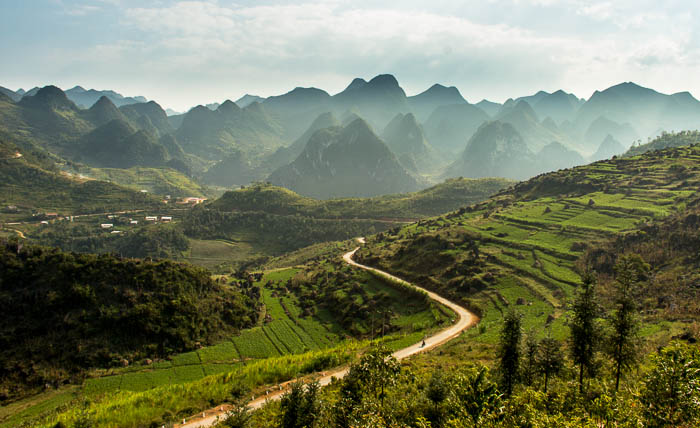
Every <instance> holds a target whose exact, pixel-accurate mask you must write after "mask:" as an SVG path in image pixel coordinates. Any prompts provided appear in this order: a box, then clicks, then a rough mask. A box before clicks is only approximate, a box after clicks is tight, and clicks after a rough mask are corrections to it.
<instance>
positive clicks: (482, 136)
mask: <svg viewBox="0 0 700 428" xmlns="http://www.w3.org/2000/svg"><path fill="white" fill-rule="evenodd" d="M535 162H536V160H535V155H534V153H532V152H531V151H530V150H529V149H528V147H527V144H526V143H525V141H524V139H523V137H522V136H521V135H520V133H518V131H517V130H516V129H515V128H514V127H513V126H512V125H511V124H509V123H502V122H500V121H497V120H496V121H492V122H486V123H484V124H483V125H481V126H480V127H479V129H478V130H477V131H476V133H474V135H473V136H472V137H471V138H470V139H469V141H468V142H467V147H466V148H465V149H464V151H463V152H462V154H461V156H460V157H459V159H457V160H456V161H455V162H454V163H452V165H450V166H449V167H448V168H447V171H446V172H445V174H444V176H445V177H460V176H461V177H471V178H478V177H506V178H511V179H523V178H527V177H530V176H532V175H534V174H535V171H536V170H537V167H536V165H535Z"/></svg>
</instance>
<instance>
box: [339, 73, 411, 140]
mask: <svg viewBox="0 0 700 428" xmlns="http://www.w3.org/2000/svg"><path fill="white" fill-rule="evenodd" d="M333 104H334V106H335V108H336V109H339V110H340V111H346V110H354V111H356V112H357V113H358V114H359V115H360V116H361V117H362V118H363V119H365V120H367V121H368V122H370V123H372V124H374V126H375V127H378V128H379V129H381V128H383V127H384V126H386V124H388V123H389V121H390V120H391V119H392V118H393V117H394V116H395V115H396V114H397V113H408V112H410V110H411V109H410V107H409V104H408V99H407V97H406V93H405V92H404V90H403V89H401V87H400V86H399V82H398V81H397V80H396V78H395V77H394V76H392V75H390V74H380V75H378V76H376V77H375V78H373V79H372V80H370V81H369V82H365V81H364V80H362V79H355V80H353V81H352V83H351V84H350V85H349V86H348V87H347V88H345V90H343V91H342V92H340V93H338V94H336V95H334V96H333Z"/></svg>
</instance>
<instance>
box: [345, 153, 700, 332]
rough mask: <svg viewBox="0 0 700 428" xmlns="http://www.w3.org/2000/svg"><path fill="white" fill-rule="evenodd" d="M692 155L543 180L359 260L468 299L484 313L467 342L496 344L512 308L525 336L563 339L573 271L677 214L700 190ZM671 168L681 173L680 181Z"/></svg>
mask: <svg viewBox="0 0 700 428" xmlns="http://www.w3.org/2000/svg"><path fill="white" fill-rule="evenodd" d="M699 156H700V147H683V148H678V149H675V152H674V153H673V154H672V155H670V156H669V155H662V154H658V153H655V154H654V153H649V154H645V155H643V156H639V157H635V158H625V159H612V160H607V161H601V162H597V163H595V164H591V165H587V166H582V167H577V168H573V169H570V170H562V171H558V172H554V173H550V174H546V175H543V176H540V177H537V178H534V179H532V180H530V181H528V182H523V183H520V184H518V185H516V186H515V187H514V188H513V189H510V190H508V191H504V192H502V193H501V194H499V195H497V196H495V197H493V198H491V200H488V201H486V202H483V203H480V204H477V205H475V206H472V207H471V208H469V209H463V210H460V211H458V212H455V213H451V214H447V215H443V216H441V217H438V218H432V219H426V220H422V221H419V222H418V223H415V224H412V225H408V226H406V227H403V228H401V229H400V230H398V231H396V232H395V233H391V232H384V233H383V234H380V235H377V236H375V237H372V238H371V239H369V240H368V246H367V247H365V248H363V249H361V250H360V252H359V253H358V255H359V257H361V258H362V260H364V262H365V263H367V264H371V265H374V266H377V267H379V268H381V269H384V270H387V271H390V272H394V273H396V274H398V275H400V276H404V277H406V278H409V279H412V280H414V281H416V282H418V283H421V284H423V285H426V286H428V287H429V288H432V289H434V290H436V291H438V292H441V293H443V294H444V295H447V296H452V297H453V298H456V299H459V298H463V299H468V302H469V303H470V304H471V305H472V307H474V308H476V309H477V310H479V311H480V312H481V313H482V321H481V328H480V330H481V333H479V329H474V330H472V331H470V332H469V333H468V336H469V337H472V338H473V339H475V340H477V341H482V342H485V343H494V342H495V340H496V337H497V331H498V325H499V322H500V318H501V314H502V313H503V311H505V310H507V309H508V308H511V307H514V308H515V309H517V310H518V311H520V312H522V313H523V314H524V315H525V321H524V325H525V327H526V329H529V328H534V329H536V330H538V331H540V332H542V331H544V329H545V327H546V326H547V325H549V329H550V330H551V331H552V334H553V335H554V336H555V337H563V333H564V332H565V331H566V328H565V326H564V322H565V314H566V308H567V302H568V301H569V300H570V298H571V297H572V296H573V292H574V290H575V287H576V284H578V283H579V282H580V276H579V273H578V270H577V268H576V262H577V260H578V259H579V258H580V257H581V256H582V255H583V254H584V251H585V250H586V248H588V247H589V246H590V245H591V244H594V243H597V242H603V241H607V240H610V239H614V238H615V237H616V236H618V235H619V234H624V233H627V232H630V231H634V230H636V228H637V227H639V226H640V225H643V224H646V223H647V222H649V221H652V220H654V219H661V218H664V217H665V216H668V215H670V214H672V213H675V212H679V211H680V210H682V209H684V208H685V207H686V204H687V202H688V199H689V198H691V197H695V195H696V192H697V189H698V188H700V167H698V163H697V160H698V159H699ZM674 164H675V165H678V164H681V165H684V166H685V167H686V169H685V172H684V174H683V175H679V174H678V173H677V171H678V170H679V169H678V167H677V166H675V167H674V166H673V165H674ZM472 246H476V247H477V248H478V251H479V253H478V257H477V258H476V259H475V258H474V256H473V254H472V252H471V248H472ZM438 250H439V251H438ZM518 300H520V302H521V303H522V302H525V304H517V303H516V302H518ZM550 315H551V317H553V319H552V318H551V317H550V324H547V318H548V317H549V316H550Z"/></svg>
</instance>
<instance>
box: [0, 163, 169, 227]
mask: <svg viewBox="0 0 700 428" xmlns="http://www.w3.org/2000/svg"><path fill="white" fill-rule="evenodd" d="M0 166H1V168H0V205H2V206H8V205H14V206H17V207H18V209H19V210H20V212H21V213H24V215H27V216H28V215H29V214H30V213H31V212H32V211H39V212H51V211H53V212H55V211H58V212H60V213H62V214H66V215H68V214H77V213H89V212H109V211H115V210H123V209H125V208H129V209H140V208H146V207H155V206H160V205H161V202H160V200H159V199H158V198H155V197H153V196H150V195H148V194H144V193H141V192H138V191H136V190H130V189H127V188H124V187H121V186H118V185H115V184H112V183H107V182H104V181H97V180H86V179H83V178H79V177H73V176H70V175H67V174H62V173H58V172H56V171H49V170H46V169H44V168H42V167H40V166H37V165H35V164H32V163H30V162H27V160H26V159H24V157H22V158H16V159H15V158H10V159H2V160H0Z"/></svg>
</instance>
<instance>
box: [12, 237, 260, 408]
mask: <svg viewBox="0 0 700 428" xmlns="http://www.w3.org/2000/svg"><path fill="white" fill-rule="evenodd" d="M0 271H2V272H3V275H2V278H1V279H0V305H2V307H3V308H4V309H3V317H2V318H1V319H0V361H2V366H1V367H0V381H1V384H0V386H1V389H0V398H2V399H3V400H5V399H7V398H10V397H12V396H14V395H16V394H18V393H21V392H23V390H24V389H25V388H28V389H33V388H43V387H44V386H45V385H47V384H48V385H53V386H58V385H59V384H61V383H62V382H63V381H65V380H68V379H72V378H74V377H76V376H80V375H81V374H82V373H83V371H84V369H86V368H90V367H109V366H113V365H128V364H132V363H135V362H137V361H140V360H143V359H150V360H152V359H156V358H163V357H166V356H168V355H170V354H172V353H176V352H182V351H186V350H190V349H194V348H196V347H197V346H199V345H200V344H207V343H213V342H215V341H216V340H217V339H218V338H219V337H221V336H222V335H225V334H227V333H231V332H233V331H237V330H240V329H242V328H246V327H249V326H251V325H252V324H253V323H254V322H255V320H256V307H257V303H256V301H255V299H253V298H251V296H254V294H252V293H247V292H246V291H247V290H246V289H243V288H240V289H237V288H231V287H228V286H224V285H220V284H218V283H217V282H215V281H213V280H212V279H211V278H210V276H209V274H208V273H207V272H206V271H205V270H203V269H200V268H196V267H193V266H189V265H186V264H182V263H175V262H171V261H144V260H137V259H122V258H120V257H115V256H112V255H100V256H97V255H87V254H75V253H65V252H62V251H59V250H56V249H49V248H44V247H39V246H33V245H25V244H22V243H18V242H2V243H0Z"/></svg>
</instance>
